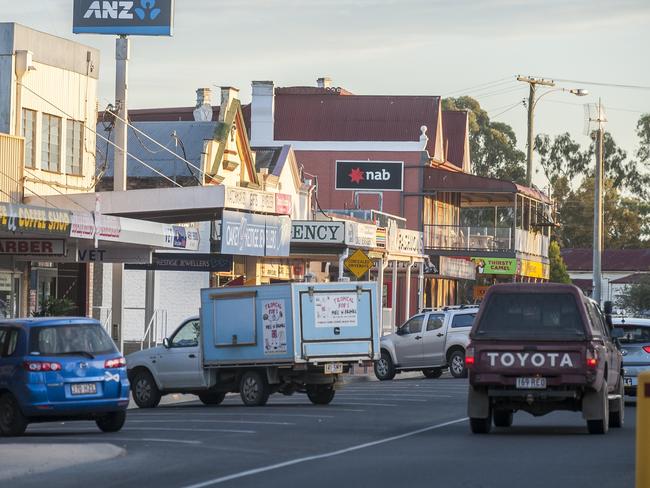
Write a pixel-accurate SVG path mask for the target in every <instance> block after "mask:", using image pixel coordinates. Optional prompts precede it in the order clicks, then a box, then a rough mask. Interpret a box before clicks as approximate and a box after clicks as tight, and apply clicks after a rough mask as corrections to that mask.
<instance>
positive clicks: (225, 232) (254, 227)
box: [220, 210, 291, 257]
mask: <svg viewBox="0 0 650 488" xmlns="http://www.w3.org/2000/svg"><path fill="white" fill-rule="evenodd" d="M220 239H221V253H222V254H236V255H240V256H241V255H244V256H273V257H282V256H288V255H289V244H290V242H291V219H290V218H289V217H287V216H274V215H259V214H249V213H244V212H232V211H230V210H224V211H223V218H222V220H221V236H220Z"/></svg>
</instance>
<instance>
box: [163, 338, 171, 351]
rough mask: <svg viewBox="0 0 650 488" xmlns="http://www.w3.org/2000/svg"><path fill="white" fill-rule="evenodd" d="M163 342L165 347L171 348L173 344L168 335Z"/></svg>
mask: <svg viewBox="0 0 650 488" xmlns="http://www.w3.org/2000/svg"><path fill="white" fill-rule="evenodd" d="M162 344H163V347H164V348H165V349H169V348H170V347H171V344H170V343H169V339H168V338H167V337H165V338H164V339H163V342H162Z"/></svg>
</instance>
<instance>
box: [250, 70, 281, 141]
mask: <svg viewBox="0 0 650 488" xmlns="http://www.w3.org/2000/svg"><path fill="white" fill-rule="evenodd" d="M252 89H253V100H252V102H251V134H250V137H251V145H253V146H265V145H272V144H273V123H274V120H275V88H274V86H273V82H272V81H253V83H252Z"/></svg>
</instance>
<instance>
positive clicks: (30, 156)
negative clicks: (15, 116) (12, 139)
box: [23, 108, 36, 168]
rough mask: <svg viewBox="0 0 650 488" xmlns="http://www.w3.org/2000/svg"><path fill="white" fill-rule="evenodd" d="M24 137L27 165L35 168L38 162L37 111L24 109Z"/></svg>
mask: <svg viewBox="0 0 650 488" xmlns="http://www.w3.org/2000/svg"><path fill="white" fill-rule="evenodd" d="M23 137H24V138H25V166H26V167H27V168H33V167H34V166H35V164H36V112H35V111H34V110H29V109H27V108H24V109H23Z"/></svg>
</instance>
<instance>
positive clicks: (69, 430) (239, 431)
mask: <svg viewBox="0 0 650 488" xmlns="http://www.w3.org/2000/svg"><path fill="white" fill-rule="evenodd" d="M41 429H42V430H28V431H27V432H28V435H27V436H26V437H29V436H30V435H32V436H33V437H36V436H38V434H45V433H47V434H48V435H52V434H69V433H73V432H75V433H76V432H97V429H96V428H87V427H81V428H79V427H74V428H71V427H66V428H65V429H61V430H56V429H53V428H49V429H48V428H44V427H41ZM134 430H137V431H142V430H143V431H150V430H155V431H162V432H166V431H169V432H220V433H225V434H257V431H256V430H243V429H203V428H196V429H183V428H178V427H125V428H123V429H122V430H121V431H120V432H131V431H134ZM98 435H100V436H106V434H98Z"/></svg>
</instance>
